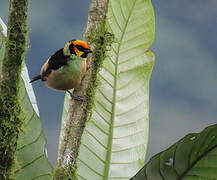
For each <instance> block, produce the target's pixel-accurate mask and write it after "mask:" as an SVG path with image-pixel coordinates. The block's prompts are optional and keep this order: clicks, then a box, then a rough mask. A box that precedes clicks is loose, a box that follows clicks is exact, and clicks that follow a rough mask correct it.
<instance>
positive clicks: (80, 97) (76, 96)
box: [67, 90, 85, 102]
mask: <svg viewBox="0 0 217 180" xmlns="http://www.w3.org/2000/svg"><path fill="white" fill-rule="evenodd" d="M67 92H68V93H69V94H70V96H71V98H72V99H74V100H76V101H82V102H84V101H85V100H84V98H83V97H82V96H78V95H75V94H72V93H71V92H70V91H69V90H67Z"/></svg>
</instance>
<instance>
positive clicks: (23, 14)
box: [0, 0, 28, 180]
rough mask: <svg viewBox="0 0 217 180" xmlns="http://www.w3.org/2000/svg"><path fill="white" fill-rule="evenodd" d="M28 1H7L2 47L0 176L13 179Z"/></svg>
mask: <svg viewBox="0 0 217 180" xmlns="http://www.w3.org/2000/svg"><path fill="white" fill-rule="evenodd" d="M27 9H28V0H10V8H9V18H8V31H7V34H8V35H7V38H6V50H5V55H4V59H3V61H2V70H1V72H2V74H1V77H0V179H1V180H5V179H7V180H8V179H13V170H14V167H15V156H14V155H15V152H16V148H17V140H18V137H19V133H20V131H21V128H22V124H23V122H24V114H23V111H22V108H21V105H20V101H19V82H20V80H21V79H20V78H21V76H20V75H21V69H22V64H23V62H24V54H25V51H26V39H27V30H26V29H27V28H26V23H27Z"/></svg>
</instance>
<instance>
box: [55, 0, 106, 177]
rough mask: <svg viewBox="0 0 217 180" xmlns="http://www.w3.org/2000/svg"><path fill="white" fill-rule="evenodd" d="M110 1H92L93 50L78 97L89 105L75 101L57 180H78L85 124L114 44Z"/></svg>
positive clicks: (90, 40) (89, 38)
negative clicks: (109, 22) (107, 22)
mask: <svg viewBox="0 0 217 180" xmlns="http://www.w3.org/2000/svg"><path fill="white" fill-rule="evenodd" d="M107 5H108V0H92V4H91V8H90V11H89V15H88V22H87V28H86V32H85V34H84V39H85V40H86V41H87V42H88V44H89V45H90V48H91V49H92V50H93V54H92V56H90V57H89V58H88V70H87V73H86V75H85V77H84V79H83V80H82V85H81V87H80V88H79V89H77V90H75V91H74V93H75V94H78V95H80V96H82V97H85V99H86V101H85V102H78V101H74V100H71V101H70V105H69V114H68V116H67V118H66V119H65V122H64V124H65V128H64V129H62V131H63V132H61V133H62V135H63V138H62V141H61V142H60V144H59V153H58V159H57V167H56V171H55V172H54V176H53V179H55V180H60V179H73V180H74V179H77V175H76V170H77V161H76V159H77V157H78V151H79V146H80V141H81V136H82V133H83V130H84V127H85V122H86V120H87V119H88V117H89V115H90V114H91V109H92V104H93V100H94V89H95V87H96V85H97V81H96V77H97V73H98V71H99V69H100V67H101V64H102V61H103V59H104V58H105V56H106V48H107V46H108V44H109V42H110V37H109V36H108V33H107V30H106V26H105V18H106V12H107Z"/></svg>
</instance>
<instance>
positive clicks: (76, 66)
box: [30, 39, 92, 101]
mask: <svg viewBox="0 0 217 180" xmlns="http://www.w3.org/2000/svg"><path fill="white" fill-rule="evenodd" d="M89 53H92V50H91V49H90V48H89V46H88V44H87V43H86V42H85V41H83V40H76V39H73V40H70V41H68V42H67V43H66V44H65V46H64V47H63V48H61V49H59V50H58V51H56V52H55V53H54V54H53V55H51V56H50V57H49V58H48V60H47V61H46V62H45V63H44V65H43V66H42V67H41V71H40V73H39V74H38V75H36V76H34V77H33V78H32V80H31V81H30V83H32V82H35V81H37V80H41V81H43V82H44V83H45V85H46V86H47V87H49V88H51V89H53V90H57V91H67V92H68V93H69V94H70V96H71V98H73V99H75V100H78V101H84V99H83V98H82V97H81V96H78V95H75V94H73V93H71V92H70V91H69V90H70V89H76V88H79V87H80V84H81V80H82V78H83V76H84V74H85V73H86V71H87V59H86V58H87V56H88V54H89Z"/></svg>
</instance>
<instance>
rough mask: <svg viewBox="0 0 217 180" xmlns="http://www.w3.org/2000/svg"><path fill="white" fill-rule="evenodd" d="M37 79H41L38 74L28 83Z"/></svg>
mask: <svg viewBox="0 0 217 180" xmlns="http://www.w3.org/2000/svg"><path fill="white" fill-rule="evenodd" d="M39 79H41V75H40V74H38V75H37V76H35V77H34V78H33V79H32V80H31V81H30V82H29V83H32V82H34V81H37V80H39Z"/></svg>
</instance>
